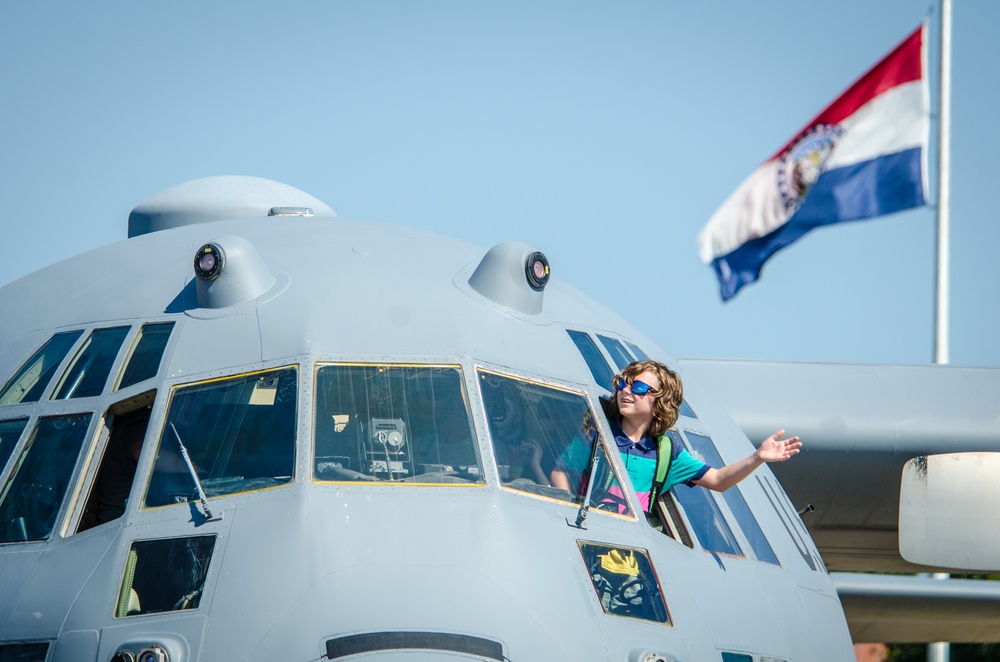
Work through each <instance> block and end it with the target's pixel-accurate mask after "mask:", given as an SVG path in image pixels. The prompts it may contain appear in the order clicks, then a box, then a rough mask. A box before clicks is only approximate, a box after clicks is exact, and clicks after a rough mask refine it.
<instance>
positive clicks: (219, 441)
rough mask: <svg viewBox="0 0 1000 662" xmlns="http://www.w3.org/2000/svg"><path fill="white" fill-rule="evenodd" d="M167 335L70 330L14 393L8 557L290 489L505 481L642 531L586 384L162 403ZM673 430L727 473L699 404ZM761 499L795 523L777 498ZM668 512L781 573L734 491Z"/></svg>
mask: <svg viewBox="0 0 1000 662" xmlns="http://www.w3.org/2000/svg"><path fill="white" fill-rule="evenodd" d="M173 330H174V322H169V321H163V322H153V323H147V324H142V325H137V326H135V327H130V326H114V327H108V328H94V329H79V330H70V331H61V332H59V333H56V334H54V335H53V336H51V337H50V338H49V339H47V340H46V341H45V342H44V343H43V345H42V346H41V347H40V348H39V349H38V350H37V351H35V352H34V354H32V355H31V356H30V357H29V358H28V359H27V360H26V361H25V362H24V363H23V365H21V367H20V369H19V370H17V371H16V372H15V373H14V375H13V376H12V377H11V378H10V379H9V380H8V382H7V384H6V386H5V387H4V388H3V390H2V391H0V467H2V472H0V485H2V491H0V543H15V542H27V541H40V540H46V539H49V538H50V537H51V536H52V535H53V534H54V533H55V532H59V533H60V534H61V535H62V536H63V537H66V536H70V535H73V534H74V533H79V532H82V531H85V530H88V529H90V528H93V527H96V526H99V525H100V524H103V523H105V522H108V521H113V520H116V519H118V518H119V517H121V516H122V515H123V514H124V513H125V512H126V510H127V506H128V503H129V502H130V499H133V500H136V501H137V506H138V508H137V512H138V513H139V516H140V517H141V513H142V512H144V511H147V510H150V509H157V510H159V509H162V508H169V507H174V506H177V505H181V504H187V506H186V507H185V510H188V509H189V508H190V506H191V505H192V504H195V503H196V502H197V501H199V500H200V501H202V502H203V504H206V508H204V510H206V511H207V503H208V502H211V501H213V500H216V499H220V498H224V497H227V496H233V495H249V494H258V493H263V492H266V491H270V490H274V489H280V488H283V487H288V486H290V485H293V484H295V483H296V482H304V483H308V484H313V485H317V486H322V485H327V484H336V485H356V486H379V487H392V486H424V487H428V486H434V487H445V488H462V487H465V488H483V487H486V486H488V485H489V484H490V483H492V482H493V481H497V482H498V484H499V487H500V488H501V489H502V490H504V491H508V492H511V493H518V494H523V495H527V496H531V497H536V498H542V499H544V500H546V501H549V502H554V503H562V504H565V505H567V506H570V507H572V508H580V507H581V506H584V505H585V509H590V510H593V511H597V512H602V513H604V514H606V515H610V516H624V517H627V518H635V517H636V516H637V515H636V513H637V510H636V507H635V506H634V504H632V502H631V500H630V498H629V497H628V490H627V489H625V488H624V487H623V483H622V479H621V476H620V474H619V473H618V469H617V468H616V464H615V462H614V461H612V459H611V456H610V455H609V451H608V448H613V445H611V446H609V445H608V441H607V440H606V439H605V435H606V432H602V430H606V426H605V425H604V424H603V422H602V421H603V419H604V415H603V411H601V399H600V398H599V397H594V395H593V394H590V393H588V391H587V390H586V389H583V388H580V387H579V386H576V385H573V384H566V383H562V384H560V383H555V382H550V381H545V380H541V379H538V378H536V377H528V376H525V375H519V374H515V373H514V372H512V371H509V370H507V369H499V368H494V367H489V366H486V365H480V364H472V365H469V364H467V363H461V362H456V363H454V364H447V363H444V364H420V363H387V362H371V363H365V362H336V361H324V360H315V361H314V360H304V361H301V362H296V363H288V364H283V365H274V366H270V367H266V368H262V369H257V370H251V371H242V372H239V371H237V372H236V374H217V375H211V376H206V377H201V378H196V379H183V378H173V379H170V380H166V379H163V378H162V376H161V379H160V380H159V382H158V383H159V384H163V385H164V386H160V387H159V389H158V388H157V387H156V384H155V383H154V377H156V376H157V375H160V374H161V363H164V362H165V361H164V357H165V356H168V355H169V352H168V349H169V347H170V341H171V336H172V335H173V334H172V332H173ZM595 338H596V340H595ZM568 340H569V342H570V344H571V346H575V348H576V349H577V350H578V351H579V354H580V356H581V357H582V358H583V359H584V362H585V363H586V365H587V367H589V368H590V370H591V372H592V376H593V378H594V380H595V382H598V383H601V382H602V381H606V382H610V377H611V375H612V374H613V373H614V371H615V370H616V369H620V368H621V367H623V366H624V365H625V364H627V362H628V361H631V360H634V359H635V358H643V357H644V356H645V354H644V353H642V352H641V350H640V349H639V348H638V347H637V346H635V345H633V344H631V343H627V342H626V341H623V340H618V339H614V338H610V337H607V336H603V335H600V334H591V333H587V332H584V331H575V330H569V331H568ZM599 347H603V348H604V351H603V352H602V351H601V350H600V349H599ZM607 357H610V360H609V359H608V358H607ZM164 389H165V390H164ZM160 393H163V394H164V395H165V402H161V401H160V400H161V398H160ZM678 428H679V429H678V430H673V431H671V433H670V434H671V435H672V436H673V438H674V442H675V443H677V444H683V445H684V446H685V447H686V448H688V449H689V450H690V451H691V452H692V453H694V454H695V455H697V456H698V457H700V458H702V459H703V460H705V461H706V462H709V463H714V464H721V463H722V458H721V457H719V454H718V451H717V450H716V448H715V446H714V444H713V442H712V440H711V438H710V436H709V435H708V433H707V431H706V430H705V429H704V428H703V426H701V425H700V424H699V422H698V420H697V417H696V416H695V414H694V412H693V411H692V410H691V408H690V407H688V406H687V403H684V407H683V409H682V411H681V425H679V426H678ZM146 446H149V447H150V448H148V449H147V448H146ZM140 456H141V457H145V458H149V460H148V462H149V468H148V470H144V469H142V468H140V466H139V465H140V462H139V459H140ZM303 458H309V459H308V461H305V462H303V461H302V459H303ZM303 468H305V469H306V471H305V472H304V473H303V472H302V469H303ZM764 487H765V489H768V490H770V491H771V492H772V493H773V495H774V501H775V502H776V503H778V506H776V509H778V510H779V515H781V516H782V517H783V518H784V517H786V515H788V514H787V513H785V512H784V511H785V510H788V508H787V507H785V506H784V502H783V501H782V500H781V499H779V498H778V495H779V491H778V490H777V489H772V487H771V486H770V485H767V484H765V485H764ZM660 505H661V512H662V519H663V520H664V525H665V526H664V532H665V533H667V534H668V535H671V536H672V537H674V538H675V539H677V540H679V541H681V542H683V543H685V544H686V545H688V546H693V544H694V543H693V540H694V539H696V540H697V541H698V543H699V544H700V545H701V546H702V547H703V548H704V549H706V550H707V551H712V552H716V553H722V554H726V555H731V556H734V557H751V558H756V559H757V560H759V561H763V562H766V563H772V564H777V563H778V559H777V558H776V557H775V555H774V552H773V551H772V549H771V547H770V545H769V543H768V541H767V539H766V538H765V537H764V535H763V533H762V532H761V530H760V527H759V526H758V525H757V523H756V521H755V519H754V517H753V515H752V514H751V513H750V510H749V508H748V507H747V506H746V503H745V501H744V500H743V497H742V496H741V493H740V491H739V489H732V490H730V491H728V492H726V493H725V495H723V496H722V497H718V496H715V495H711V494H708V493H707V491H705V490H686V489H682V490H677V491H675V493H674V495H672V496H670V497H668V498H666V499H665V500H664V502H663V503H661V504H660ZM208 514H209V513H208V512H206V513H205V515H206V516H207V515H208ZM567 519H568V520H571V519H572V517H571V516H567ZM787 519H788V520H789V521H793V520H794V518H792V517H791V516H790V515H788V516H787ZM789 526H790V525H789ZM790 532H791V531H790ZM692 534H693V535H692Z"/></svg>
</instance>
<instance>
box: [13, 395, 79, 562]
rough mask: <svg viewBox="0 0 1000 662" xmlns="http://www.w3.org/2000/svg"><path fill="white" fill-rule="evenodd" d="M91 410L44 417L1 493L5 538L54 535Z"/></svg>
mask: <svg viewBox="0 0 1000 662" xmlns="http://www.w3.org/2000/svg"><path fill="white" fill-rule="evenodd" d="M90 419H91V414H78V415H75V416H59V417H53V418H42V419H39V421H38V423H37V424H36V425H35V429H34V430H33V431H32V433H31V437H30V438H29V439H28V441H27V443H25V444H24V446H23V448H22V450H21V453H20V456H19V457H18V459H17V464H16V465H15V467H16V468H15V469H14V471H13V472H12V473H11V475H10V476H9V477H8V479H7V483H6V484H5V485H4V486H3V491H2V492H0V495H2V496H0V542H17V541H23V540H43V539H45V538H48V537H49V536H50V535H51V534H52V529H53V527H54V526H55V522H56V515H57V514H58V513H59V508H60V507H61V506H62V502H63V498H64V497H65V495H66V491H67V488H68V487H69V481H70V477H71V476H72V474H73V467H74V466H75V465H76V458H77V456H78V455H79V454H80V448H81V447H82V446H83V442H84V439H85V438H86V434H87V428H88V426H89V425H90Z"/></svg>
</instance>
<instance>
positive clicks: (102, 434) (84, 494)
mask: <svg viewBox="0 0 1000 662" xmlns="http://www.w3.org/2000/svg"><path fill="white" fill-rule="evenodd" d="M156 393H157V392H156V390H155V389H151V390H149V391H146V392H144V393H141V394H139V395H137V396H133V397H130V398H126V399H124V400H121V401H119V402H116V403H115V404H112V405H111V406H110V407H108V409H107V411H105V412H104V415H103V416H102V417H101V420H100V422H99V424H98V432H97V433H96V434H95V435H94V436H95V440H94V443H93V444H92V448H91V450H90V453H89V454H88V456H87V461H86V463H85V464H84V468H83V470H82V471H81V472H80V481H79V484H78V486H77V489H76V491H75V493H74V495H73V500H72V501H71V502H70V507H69V509H68V511H67V512H68V513H69V516H67V517H66V519H65V523H64V524H63V530H62V535H63V537H66V536H68V535H72V534H76V533H83V532H84V531H87V530H89V529H92V528H94V527H95V526H100V525H101V524H106V523H108V522H113V521H115V520H117V519H119V518H121V517H123V516H124V515H125V512H126V511H127V509H128V505H129V503H130V501H129V498H130V497H131V496H132V492H133V491H137V478H138V477H139V456H140V454H141V451H142V446H143V445H144V444H145V439H146V437H147V436H148V433H149V424H150V421H151V419H152V407H153V403H154V402H155V401H156ZM136 442H138V443H136ZM95 458H96V462H95ZM116 478H117V480H116ZM126 485H127V487H126ZM119 505H120V508H121V512H120V513H119V512H117V509H118V507H119ZM111 515H114V516H111ZM105 518H106V519H105ZM99 519H103V521H98V520H99Z"/></svg>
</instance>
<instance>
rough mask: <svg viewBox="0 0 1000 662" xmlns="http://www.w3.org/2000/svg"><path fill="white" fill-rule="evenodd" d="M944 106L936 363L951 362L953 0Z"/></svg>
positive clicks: (944, 61) (946, 37) (945, 11)
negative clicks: (950, 247)
mask: <svg viewBox="0 0 1000 662" xmlns="http://www.w3.org/2000/svg"><path fill="white" fill-rule="evenodd" d="M940 62H941V79H940V86H941V87H940V97H939V98H940V99H941V107H940V109H939V112H938V204H937V273H936V281H937V282H936V287H937V294H936V305H935V309H934V316H935V319H934V325H935V333H934V363H948V361H949V357H948V304H949V301H948V271H949V268H948V254H949V240H950V219H949V213H948V209H949V204H950V200H949V196H950V190H951V155H950V152H951V0H941V58H940Z"/></svg>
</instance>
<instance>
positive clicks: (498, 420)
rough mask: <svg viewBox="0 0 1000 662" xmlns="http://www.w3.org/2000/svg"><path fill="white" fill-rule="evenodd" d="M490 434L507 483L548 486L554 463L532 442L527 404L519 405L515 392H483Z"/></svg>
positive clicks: (502, 474) (497, 390)
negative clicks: (528, 481) (526, 412)
mask: <svg viewBox="0 0 1000 662" xmlns="http://www.w3.org/2000/svg"><path fill="white" fill-rule="evenodd" d="M484 398H485V399H486V400H487V402H486V409H487V414H488V415H489V418H490V431H491V433H492V434H493V437H494V452H495V453H496V460H497V465H498V466H499V467H500V472H501V478H502V479H503V480H504V482H508V481H514V480H517V479H522V478H524V479H529V480H531V481H533V482H535V483H537V484H538V485H545V486H548V485H550V484H551V483H550V482H549V473H548V472H547V471H546V470H545V469H544V468H543V466H547V467H548V468H549V469H550V470H551V468H552V467H553V466H554V460H553V459H552V458H550V457H547V454H546V453H545V452H544V451H543V450H542V445H541V444H539V443H538V442H537V441H535V440H533V439H531V438H530V437H529V435H528V432H527V430H526V425H525V421H524V403H523V402H518V400H519V396H518V394H517V393H516V391H515V390H513V389H510V390H507V389H503V388H499V387H498V388H496V389H494V390H489V391H484Z"/></svg>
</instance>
